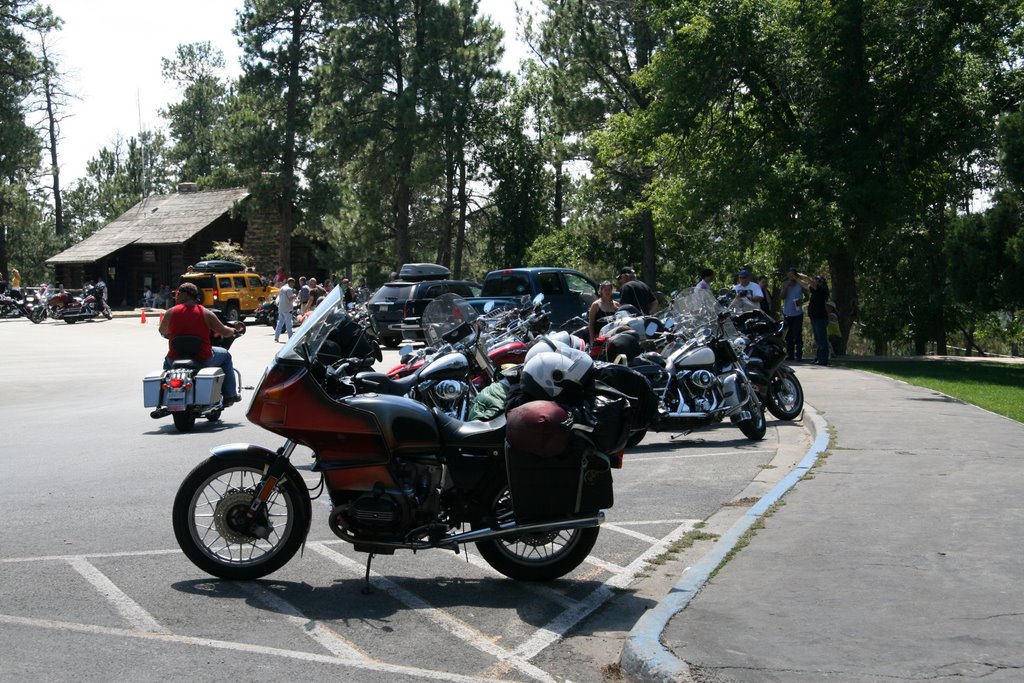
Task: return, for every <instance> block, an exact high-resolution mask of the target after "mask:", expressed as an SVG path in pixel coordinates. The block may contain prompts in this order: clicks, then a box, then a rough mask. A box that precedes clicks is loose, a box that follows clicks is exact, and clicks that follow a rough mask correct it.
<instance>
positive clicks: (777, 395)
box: [733, 309, 804, 420]
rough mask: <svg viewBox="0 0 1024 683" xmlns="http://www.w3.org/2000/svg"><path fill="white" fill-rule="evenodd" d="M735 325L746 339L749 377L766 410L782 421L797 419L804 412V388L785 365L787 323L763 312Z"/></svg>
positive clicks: (752, 313)
mask: <svg viewBox="0 0 1024 683" xmlns="http://www.w3.org/2000/svg"><path fill="white" fill-rule="evenodd" d="M733 322H734V323H735V324H736V327H737V329H739V331H740V332H741V333H742V334H744V335H746V336H747V347H746V351H745V353H744V361H745V363H746V371H747V376H748V377H749V378H750V382H751V384H753V385H754V389H755V390H756V391H757V395H758V396H759V397H760V398H761V401H762V403H764V406H765V408H767V409H768V412H770V413H771V414H772V415H774V416H775V417H776V418H778V419H780V420H795V419H796V418H798V417H799V416H800V413H801V412H802V411H803V409H804V389H803V387H802V386H801V385H800V380H799V379H797V376H796V373H795V372H793V368H791V367H789V366H788V365H786V364H785V363H784V362H783V361H785V359H786V345H785V342H784V341H783V338H782V334H783V328H784V327H785V322H784V321H778V322H777V321H775V320H774V319H773V318H772V317H771V316H769V315H768V314H767V313H765V312H764V311H761V310H760V309H757V310H750V311H746V312H744V313H741V314H739V315H737V316H735V317H734V318H733Z"/></svg>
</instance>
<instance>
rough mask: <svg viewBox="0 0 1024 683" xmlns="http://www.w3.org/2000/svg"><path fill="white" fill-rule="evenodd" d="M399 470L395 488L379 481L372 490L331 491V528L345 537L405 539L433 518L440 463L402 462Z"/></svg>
mask: <svg viewBox="0 0 1024 683" xmlns="http://www.w3.org/2000/svg"><path fill="white" fill-rule="evenodd" d="M398 470H399V471H398V473H397V476H395V482H396V484H397V486H396V487H394V488H386V487H384V486H383V485H382V484H379V483H378V484H377V485H376V486H374V487H373V489H372V490H370V491H338V492H334V493H332V494H331V498H332V501H333V502H334V503H335V507H334V509H333V510H331V515H330V526H331V530H332V531H334V533H335V534H337V535H338V536H340V537H342V538H345V537H346V535H351V536H355V537H356V538H360V539H367V540H404V539H405V538H406V536H407V535H408V533H409V532H410V531H411V530H413V529H415V528H416V527H419V526H423V525H426V524H429V523H430V522H432V521H434V520H435V519H436V518H437V516H438V511H439V499H440V495H439V487H440V484H441V474H442V470H441V467H439V466H434V465H417V464H414V463H403V464H401V465H399V467H398Z"/></svg>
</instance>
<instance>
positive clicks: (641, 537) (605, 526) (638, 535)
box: [601, 520, 690, 544]
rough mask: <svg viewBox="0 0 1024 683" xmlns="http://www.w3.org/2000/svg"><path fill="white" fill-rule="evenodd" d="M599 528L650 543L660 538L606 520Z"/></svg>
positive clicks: (656, 541)
mask: <svg viewBox="0 0 1024 683" xmlns="http://www.w3.org/2000/svg"><path fill="white" fill-rule="evenodd" d="M688 521H690V520H685V521H684V523H685V522H688ZM601 528H602V529H609V530H611V531H617V532H619V533H620V534H623V535H625V536H631V537H632V538H636V539H639V540H641V541H643V542H644V543H652V544H653V543H658V542H659V541H660V540H661V539H660V538H654V537H653V536H648V535H647V534H642V533H640V532H639V531H633V530H632V529H626V528H625V527H621V526H619V525H618V524H608V523H607V522H605V523H604V524H602V525H601Z"/></svg>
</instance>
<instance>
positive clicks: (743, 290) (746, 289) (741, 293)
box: [732, 268, 764, 308]
mask: <svg viewBox="0 0 1024 683" xmlns="http://www.w3.org/2000/svg"><path fill="white" fill-rule="evenodd" d="M737 277H738V278H739V282H738V283H737V284H735V285H733V287H732V291H733V292H734V293H735V297H736V298H737V299H746V300H747V301H750V302H751V303H753V304H754V307H755V308H756V307H757V305H758V304H760V303H761V300H762V299H764V292H762V291H761V288H760V287H759V286H758V284H757V283H756V282H751V281H750V271H749V270H747V269H746V268H744V269H743V270H741V271H740V272H739V273H738V274H737Z"/></svg>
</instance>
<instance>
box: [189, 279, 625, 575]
mask: <svg viewBox="0 0 1024 683" xmlns="http://www.w3.org/2000/svg"><path fill="white" fill-rule="evenodd" d="M348 322H350V320H349V316H348V315H347V313H346V311H345V308H344V305H343V302H342V298H341V292H340V291H339V290H338V289H335V290H334V291H332V292H331V293H330V294H328V296H327V298H326V299H325V300H324V302H323V303H321V304H320V306H318V307H317V308H316V309H315V310H314V311H313V315H312V316H311V317H310V318H309V320H307V321H306V323H305V324H303V326H302V329H301V330H300V331H299V332H298V333H297V334H296V335H295V336H294V337H292V338H291V339H290V340H289V341H288V343H287V344H286V345H285V346H284V347H282V349H281V350H280V351H279V352H278V353H277V355H276V356H275V357H274V359H273V361H272V362H271V363H270V365H269V367H268V368H267V370H266V371H265V372H264V375H263V377H262V378H261V379H260V381H259V384H258V386H257V388H256V391H255V395H254V397H253V399H252V402H251V404H250V406H249V410H248V413H247V417H248V419H249V420H250V421H251V422H253V423H255V424H257V425H259V426H261V427H263V428H264V429H267V430H268V431H270V432H273V433H274V434H277V435H279V436H281V437H283V438H284V439H285V442H284V444H283V445H282V446H281V447H280V448H277V449H271V448H266V447H264V446H259V445H255V444H232V445H227V446H222V447H220V448H216V449H214V451H213V454H212V456H211V457H210V458H208V459H207V460H206V461H204V462H202V463H200V464H199V465H198V466H196V467H195V468H194V469H193V470H192V472H191V473H189V475H188V476H187V477H186V478H185V480H184V481H183V482H182V483H181V486H180V487H179V489H178V492H177V495H176V496H175V500H174V507H173V511H172V518H173V525H174V532H175V537H176V539H177V541H178V544H179V545H180V547H181V549H182V551H183V552H184V553H185V555H186V556H187V557H188V558H189V559H190V560H191V561H192V562H193V563H194V564H195V565H196V566H197V567H199V568H200V569H202V570H203V571H205V572H207V573H209V574H212V575H214V576H218V577H221V578H224V579H231V580H244V579H256V578H259V577H262V576H266V575H267V574H270V573H271V572H273V571H276V570H277V569H279V568H280V567H282V566H283V565H284V564H285V563H287V562H288V561H289V560H290V559H291V558H292V556H293V555H294V554H295V553H296V552H297V551H298V549H299V548H300V547H301V546H302V544H303V542H304V541H305V538H306V536H307V534H308V532H309V528H310V523H311V515H312V504H311V500H310V489H309V488H307V485H306V483H305V482H304V480H303V479H302V477H301V476H300V475H299V473H298V471H297V470H296V469H295V466H294V465H292V463H291V461H290V459H291V456H292V455H293V453H294V451H295V448H296V446H299V445H302V446H306V447H308V448H309V449H311V450H312V452H313V459H314V464H313V466H312V471H313V472H315V473H317V474H318V475H319V477H320V482H319V484H318V485H317V486H316V487H314V490H317V489H319V488H320V487H323V488H324V489H325V490H326V491H327V493H328V496H329V498H330V502H331V505H332V509H331V511H330V513H329V516H328V524H329V526H330V528H331V530H332V531H333V532H334V533H335V534H336V535H337V536H338V537H339V538H341V539H343V540H345V541H347V542H349V543H351V544H352V545H353V547H354V548H355V550H356V551H359V552H364V553H368V558H367V576H369V570H370V563H371V561H372V558H373V556H374V555H375V554H386V555H391V554H393V553H394V552H395V551H397V550H413V551H419V550H428V549H443V550H451V551H455V552H460V549H461V547H462V546H464V545H466V544H469V543H475V544H476V546H477V548H478V550H479V551H480V554H481V555H482V557H483V558H484V560H485V561H487V562H488V563H489V564H490V565H491V566H492V567H494V568H495V569H496V570H497V571H499V572H501V573H502V574H504V575H506V576H508V577H511V578H514V579H522V580H530V581H543V580H550V579H555V578H558V577H560V576H563V575H565V574H567V573H568V572H570V571H572V570H573V569H574V568H576V567H577V566H578V565H579V564H580V563H581V562H583V560H584V559H585V558H586V556H587V555H588V554H589V552H590V550H591V549H592V548H593V546H594V543H595V542H596V540H597V537H598V532H599V529H598V526H599V525H600V524H601V522H602V521H603V518H604V513H603V510H602V508H605V507H610V505H611V502H612V500H611V473H610V469H609V459H608V457H607V456H606V455H603V453H602V452H600V450H599V449H598V447H597V446H596V445H586V444H587V439H588V438H589V437H588V436H587V434H588V431H587V429H586V428H583V429H576V425H575V424H573V425H572V426H571V427H570V424H569V423H568V422H566V421H561V422H558V421H555V422H546V423H545V424H549V425H554V426H555V427H556V428H558V429H563V428H564V429H567V430H570V429H571V441H570V440H569V437H568V436H566V435H565V434H564V433H563V434H562V435H563V436H565V442H564V443H566V444H569V443H571V446H565V447H564V449H563V451H564V452H559V453H558V454H557V455H560V456H562V457H546V458H537V457H532V458H531V457H530V455H531V454H530V452H529V451H528V450H526V451H525V455H524V457H522V458H518V457H517V455H520V454H524V451H523V449H519V450H514V449H513V446H509V447H508V449H506V440H507V438H511V437H513V436H514V435H516V434H523V433H526V434H529V433H530V431H529V430H525V432H524V430H508V431H507V430H506V419H505V417H499V418H497V419H495V420H492V421H490V422H474V423H466V422H462V421H460V420H457V419H454V418H451V417H449V416H447V415H444V414H443V413H440V412H438V411H432V410H430V409H429V408H427V407H426V406H425V405H423V404H422V403H419V402H418V401H414V400H412V399H409V398H407V397H404V396H394V395H389V394H383V393H370V394H365V393H358V392H357V390H356V387H355V383H354V381H353V377H352V375H351V374H349V373H348V372H347V371H345V370H343V368H345V367H348V366H351V365H353V364H355V365H357V366H358V365H360V364H361V363H362V362H364V361H365V356H363V357H362V358H360V356H359V354H358V353H357V354H356V355H355V356H351V355H347V354H348V350H349V349H352V348H358V347H359V340H358V338H357V335H358V332H357V331H356V330H354V329H353V326H350V325H348V324H347V323H348ZM356 327H358V326H356ZM588 360H589V359H588ZM353 361H354V363H353ZM535 403H541V404H544V406H542V407H546V406H547V405H548V404H549V403H550V402H549V401H535ZM530 405H533V404H527V406H530ZM552 405H557V404H552ZM512 417H513V416H512V413H511V412H510V413H509V418H508V419H509V423H510V424H512ZM524 419H525V418H524ZM589 428H590V429H593V428H592V427H589ZM513 440H514V439H513ZM621 440H622V441H623V442H624V441H625V432H623V434H622V439H621ZM546 443H547V444H551V443H553V440H548V441H546ZM581 444H583V445H581ZM522 445H523V444H520V446H522ZM527 445H528V444H527ZM603 445H604V446H606V447H607V448H608V449H609V450H611V447H614V446H616V445H618V444H617V443H611V442H609V443H607V444H603ZM542 473H546V474H542ZM466 527H468V530H467V529H466Z"/></svg>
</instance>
